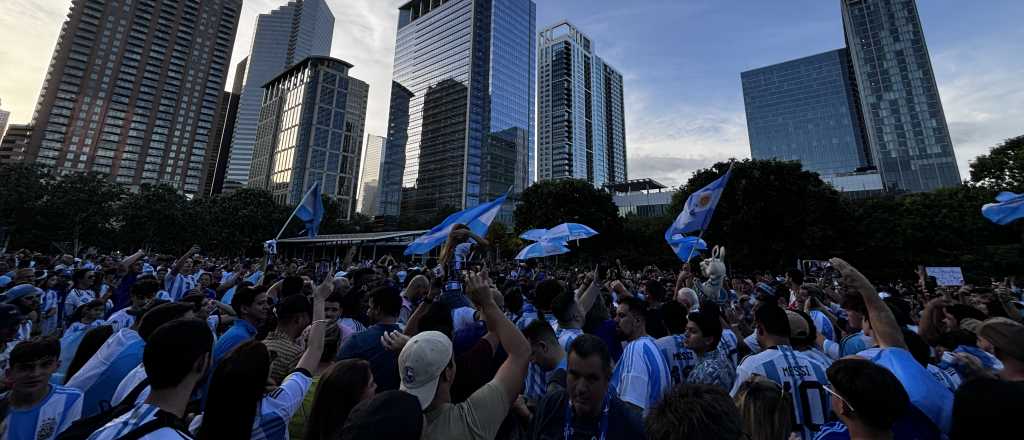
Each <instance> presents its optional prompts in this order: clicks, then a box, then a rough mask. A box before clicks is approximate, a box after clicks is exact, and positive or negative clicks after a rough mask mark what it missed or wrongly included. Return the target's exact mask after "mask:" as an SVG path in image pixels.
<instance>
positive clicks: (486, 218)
mask: <svg viewBox="0 0 1024 440" xmlns="http://www.w3.org/2000/svg"><path fill="white" fill-rule="evenodd" d="M506 198H508V193H507V192H506V193H505V194H504V195H502V196H501V197H498V198H497V199H494V200H492V201H490V202H488V203H484V204H481V205H477V206H475V207H473V208H469V209H466V210H463V211H459V212H456V213H454V214H452V215H449V216H448V218H446V219H444V221H443V222H441V224H439V225H437V226H434V228H433V229H431V230H430V232H427V233H426V234H423V235H421V236H420V237H419V238H417V239H416V240H415V241H413V242H412V243H410V244H409V247H407V248H405V255H423V254H425V253H427V252H430V251H431V250H433V249H434V248H436V247H438V246H440V245H442V244H444V242H445V240H447V239H448V233H449V232H451V230H452V226H455V225H457V224H463V225H466V226H468V227H469V229H470V230H471V231H473V233H474V234H476V235H479V236H481V237H482V236H484V235H487V228H489V227H490V226H491V222H493V221H494V218H495V217H497V216H498V211H500V210H501V205H503V204H504V203H505V199H506Z"/></svg>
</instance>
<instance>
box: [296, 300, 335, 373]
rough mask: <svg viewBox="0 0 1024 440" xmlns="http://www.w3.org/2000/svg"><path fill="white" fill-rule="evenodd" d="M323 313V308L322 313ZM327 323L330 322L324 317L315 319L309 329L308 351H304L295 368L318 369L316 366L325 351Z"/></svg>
mask: <svg viewBox="0 0 1024 440" xmlns="http://www.w3.org/2000/svg"><path fill="white" fill-rule="evenodd" d="M314 313H315V312H314ZM323 313H324V312H323V310H322V309H321V310H320V314H321V315H322V314H323ZM327 325H328V322H327V321H325V320H322V319H321V320H319V321H313V324H312V325H311V326H310V329H309V339H307V340H306V351H305V352H304V353H302V357H301V358H299V363H298V364H296V365H295V368H302V369H304V370H306V371H309V372H311V373H312V372H315V371H316V367H317V366H319V365H320V357H321V355H323V353H324V334H325V333H327Z"/></svg>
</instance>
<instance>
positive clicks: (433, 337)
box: [398, 331, 452, 409]
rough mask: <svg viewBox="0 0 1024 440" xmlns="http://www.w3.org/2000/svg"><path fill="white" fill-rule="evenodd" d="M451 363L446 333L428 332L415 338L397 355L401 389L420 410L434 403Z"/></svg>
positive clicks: (450, 345) (450, 349)
mask: <svg viewBox="0 0 1024 440" xmlns="http://www.w3.org/2000/svg"><path fill="white" fill-rule="evenodd" d="M451 360H452V341H451V340H449V339H448V337H447V336H445V335H444V333H441V332H437V331H427V332H422V333H419V334H417V335H416V336H413V337H412V339H409V342H408V343H406V344H405V348H403V349H402V353H401V354H399V355H398V373H399V375H401V379H402V384H401V386H399V388H398V389H400V390H402V391H405V392H407V393H409V394H412V395H413V396H416V398H417V399H419V401H420V409H425V408H426V407H427V405H430V402H432V401H433V400H434V394H435V393H436V392H437V381H438V379H440V378H441V373H443V372H444V369H445V368H446V367H447V366H448V364H449V363H450V362H451Z"/></svg>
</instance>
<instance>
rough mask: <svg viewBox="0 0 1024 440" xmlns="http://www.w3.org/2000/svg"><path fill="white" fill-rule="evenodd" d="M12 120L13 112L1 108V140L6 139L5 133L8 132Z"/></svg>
mask: <svg viewBox="0 0 1024 440" xmlns="http://www.w3.org/2000/svg"><path fill="white" fill-rule="evenodd" d="M0 105H3V103H0ZM10 119H11V112H9V111H6V110H4V109H3V107H0V140H2V139H3V138H4V133H6V132H7V123H8V122H10Z"/></svg>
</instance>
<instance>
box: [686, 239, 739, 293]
mask: <svg viewBox="0 0 1024 440" xmlns="http://www.w3.org/2000/svg"><path fill="white" fill-rule="evenodd" d="M700 270H701V272H702V273H703V274H704V277H705V279H706V280H705V281H704V282H703V283H700V282H694V290H696V291H697V293H699V294H700V295H701V296H702V297H703V298H704V299H709V300H712V301H715V302H717V303H719V304H722V303H724V302H726V301H728V300H729V299H730V297H731V296H732V294H731V292H729V291H728V290H727V289H725V288H723V287H722V285H723V284H724V283H725V274H726V270H725V247H724V246H715V247H714V249H712V250H711V258H708V259H706V260H704V261H701V262H700Z"/></svg>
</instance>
